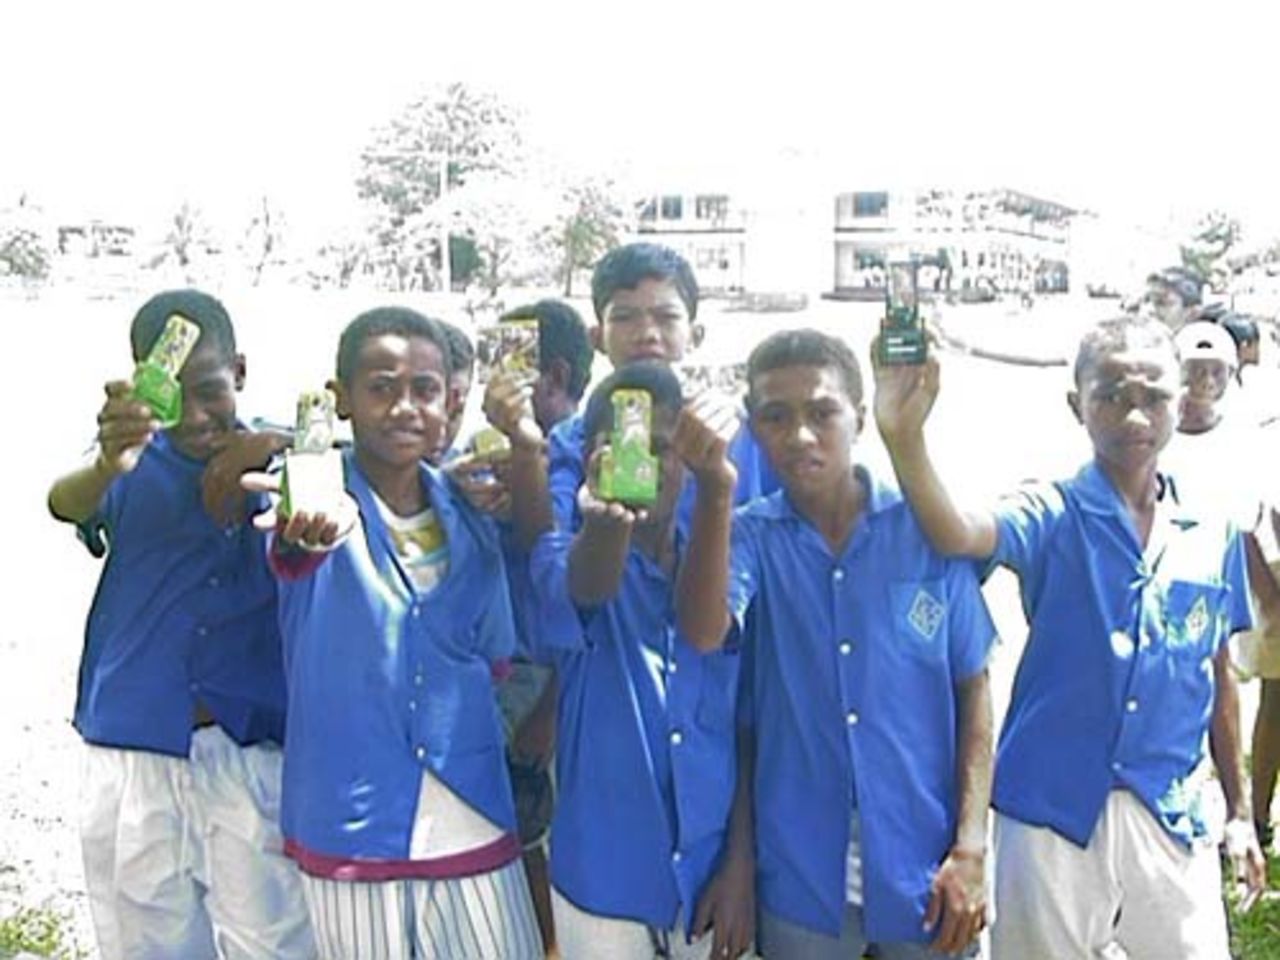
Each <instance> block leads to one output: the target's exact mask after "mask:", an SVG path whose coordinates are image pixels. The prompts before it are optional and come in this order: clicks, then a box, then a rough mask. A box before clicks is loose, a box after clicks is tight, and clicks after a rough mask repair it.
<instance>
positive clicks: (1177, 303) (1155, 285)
mask: <svg viewBox="0 0 1280 960" xmlns="http://www.w3.org/2000/svg"><path fill="white" fill-rule="evenodd" d="M1146 300H1147V304H1148V306H1150V308H1151V312H1152V313H1153V314H1155V316H1156V318H1157V319H1158V320H1159V321H1160V322H1161V323H1163V324H1164V325H1165V326H1166V327H1168V328H1169V329H1170V330H1172V331H1174V332H1177V331H1178V330H1180V329H1181V328H1182V327H1183V326H1184V325H1185V324H1186V322H1187V321H1188V320H1189V319H1191V314H1192V313H1193V312H1194V310H1195V308H1194V307H1188V306H1185V305H1184V304H1183V302H1182V297H1180V296H1179V295H1178V291H1177V290H1175V289H1173V287H1171V286H1169V285H1168V284H1165V283H1159V282H1154V281H1153V282H1152V283H1149V284H1148V285H1147V296H1146Z"/></svg>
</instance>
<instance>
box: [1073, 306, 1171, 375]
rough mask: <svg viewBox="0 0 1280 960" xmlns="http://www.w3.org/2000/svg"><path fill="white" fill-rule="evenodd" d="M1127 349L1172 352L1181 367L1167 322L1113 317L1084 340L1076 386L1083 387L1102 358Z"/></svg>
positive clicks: (1078, 357)
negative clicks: (1086, 375)
mask: <svg viewBox="0 0 1280 960" xmlns="http://www.w3.org/2000/svg"><path fill="white" fill-rule="evenodd" d="M1126 347H1161V348H1163V349H1165V350H1167V351H1168V352H1169V359H1170V360H1171V361H1172V362H1173V364H1174V368H1175V369H1176V368H1177V366H1178V348H1177V347H1176V346H1175V345H1174V342H1173V335H1172V334H1171V333H1169V328H1168V327H1166V326H1165V325H1164V324H1163V323H1160V322H1159V321H1158V320H1153V319H1151V318H1150V317H1146V316H1123V317H1112V318H1109V319H1107V320H1099V321H1098V322H1097V323H1095V324H1094V325H1093V326H1092V327H1090V328H1089V330H1088V331H1086V332H1085V335H1084V336H1083V337H1081V338H1080V345H1079V346H1078V347H1076V360H1075V366H1074V367H1073V370H1072V374H1073V376H1074V377H1075V383H1076V386H1077V387H1078V386H1080V384H1081V382H1082V381H1083V380H1084V377H1085V374H1087V373H1088V372H1089V371H1090V370H1091V369H1092V368H1093V367H1095V366H1096V365H1097V363H1098V360H1099V358H1101V357H1103V356H1105V355H1107V354H1111V353H1118V352H1119V351H1121V350H1124V349H1125V348H1126Z"/></svg>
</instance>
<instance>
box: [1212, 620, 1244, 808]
mask: <svg viewBox="0 0 1280 960" xmlns="http://www.w3.org/2000/svg"><path fill="white" fill-rule="evenodd" d="M1214 680H1215V683H1216V687H1217V691H1216V696H1215V699H1214V704H1213V719H1212V721H1211V724H1210V727H1209V751H1210V753H1211V754H1212V755H1213V765H1214V767H1215V768H1217V771H1218V780H1219V782H1220V783H1221V784H1222V794H1223V797H1224V798H1225V800H1226V803H1227V817H1228V818H1229V819H1232V820H1248V819H1251V817H1252V813H1251V811H1250V801H1249V793H1248V791H1247V790H1246V789H1245V783H1246V782H1247V778H1246V776H1245V770H1244V756H1243V754H1242V753H1241V750H1240V691H1239V688H1238V687H1237V685H1236V678H1235V674H1234V673H1233V672H1232V668H1231V663H1230V657H1229V654H1228V651H1227V647H1226V645H1225V644H1224V645H1223V647H1222V649H1221V650H1220V651H1219V652H1218V655H1217V656H1216V657H1215V658H1214Z"/></svg>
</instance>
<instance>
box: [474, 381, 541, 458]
mask: <svg viewBox="0 0 1280 960" xmlns="http://www.w3.org/2000/svg"><path fill="white" fill-rule="evenodd" d="M484 415H485V416H486V417H487V418H488V420H489V422H490V423H491V424H493V426H494V428H495V429H497V430H500V431H502V432H503V433H504V434H506V435H507V437H508V438H509V439H510V440H511V445H512V447H517V448H520V447H523V448H541V446H542V440H543V437H542V428H541V427H539V426H538V421H537V419H536V418H535V417H534V413H533V384H532V382H530V380H529V378H528V377H527V376H523V375H521V374H520V373H518V372H515V371H510V370H502V371H498V372H496V373H494V375H493V376H492V377H491V378H490V380H489V383H488V385H487V386H486V387H485V390H484Z"/></svg>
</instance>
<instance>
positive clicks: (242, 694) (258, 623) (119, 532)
mask: <svg viewBox="0 0 1280 960" xmlns="http://www.w3.org/2000/svg"><path fill="white" fill-rule="evenodd" d="M204 469H205V464H204V463H202V462H199V461H196V460H192V459H190V458H188V457H186V456H184V455H183V454H181V453H179V452H178V451H177V450H176V449H175V448H174V447H173V444H172V443H170V441H169V438H168V436H167V435H166V434H163V433H162V434H160V435H159V436H157V437H156V438H155V440H153V441H152V442H151V443H150V444H149V445H148V446H147V448H146V450H144V451H143V454H142V457H141V459H140V460H139V461H138V465H137V467H135V468H134V469H133V470H132V471H131V472H129V473H126V474H123V475H121V476H119V477H117V478H116V479H115V480H114V481H113V482H112V484H111V486H110V487H108V489H107V492H106V495H105V496H104V498H103V501H102V503H101V504H100V506H99V508H98V511H97V512H96V514H95V515H94V516H93V517H92V518H90V519H89V520H88V521H87V522H86V523H85V524H84V525H83V527H82V531H83V532H84V533H85V534H86V535H87V536H88V537H90V538H92V537H94V536H96V535H97V534H98V533H99V532H102V533H105V535H106V538H107V540H108V542H109V543H110V552H109V554H108V556H107V561H106V566H105V568H104V569H103V571H102V578H101V580H99V582H98V590H97V593H96V595H95V596H94V599H93V607H92V609H91V610H90V612H89V622H88V625H87V627H86V631H85V648H84V655H83V658H82V661H81V665H80V684H79V696H78V700H77V703H76V712H75V725H76V729H77V730H79V731H80V734H81V736H83V737H84V738H85V739H86V740H88V741H89V742H90V743H96V744H102V745H105V746H113V747H124V748H130V749H138V750H151V751H155V752H158V753H165V754H170V755H172V756H179V757H185V756H187V754H188V752H189V751H190V748H191V727H192V721H193V719H194V716H195V707H196V703H197V702H198V703H201V704H203V705H204V706H205V707H206V708H207V709H208V710H209V712H210V713H211V714H212V715H213V717H214V719H216V720H217V721H218V723H219V725H221V726H222V728H223V729H224V730H226V731H227V733H228V734H229V735H230V736H231V737H232V738H233V739H235V740H236V741H237V742H239V743H242V744H243V743H252V742H254V741H257V740H266V739H270V740H276V741H283V739H284V710H285V696H284V671H283V668H282V664H281V647H280V634H279V630H278V629H277V626H276V618H275V607H276V590H275V581H274V579H273V578H272V576H271V573H270V571H269V570H268V568H267V563H266V549H265V544H266V540H265V537H264V535H263V534H261V533H259V532H257V531H255V530H254V529H253V526H252V524H249V523H240V524H236V525H234V526H231V527H227V528H221V527H219V526H217V525H216V524H215V523H214V522H213V521H212V520H211V519H210V518H209V516H208V514H206V513H205V510H204V506H203V504H202V502H201V493H200V484H201V479H202V478H203V476H204Z"/></svg>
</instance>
